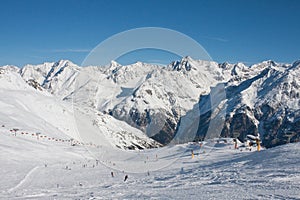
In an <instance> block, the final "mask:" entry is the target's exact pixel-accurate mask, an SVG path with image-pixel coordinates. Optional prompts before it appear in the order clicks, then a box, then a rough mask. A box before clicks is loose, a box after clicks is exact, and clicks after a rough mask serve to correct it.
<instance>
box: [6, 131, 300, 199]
mask: <svg viewBox="0 0 300 200" xmlns="http://www.w3.org/2000/svg"><path fill="white" fill-rule="evenodd" d="M226 140H227V142H226V143H224V141H225V140H219V142H217V140H208V141H206V142H204V143H203V145H202V147H201V148H200V147H199V144H192V143H191V144H184V145H176V146H170V147H163V148H160V149H152V150H145V151H143V152H140V151H135V152H131V153H130V154H128V152H126V151H123V153H122V152H114V151H113V149H111V150H112V151H111V152H107V153H109V154H110V159H107V160H106V158H105V159H102V158H101V157H94V156H95V154H91V151H92V150H93V149H94V150H95V151H96V152H99V149H97V148H96V147H91V148H89V149H87V148H86V147H83V146H70V145H69V144H63V143H59V142H50V141H47V140H36V139H34V138H30V137H29V136H28V137H25V136H21V135H17V136H14V134H13V133H10V132H7V130H6V129H5V128H3V127H2V128H0V155H1V156H0V164H1V168H0V174H1V177H2V178H1V180H0V198H1V199H299V198H300V193H299V189H300V187H299V181H300V174H299V169H300V168H299V162H300V160H299V151H300V145H299V143H296V144H289V145H284V146H280V147H276V148H272V149H267V150H262V151H260V152H257V151H255V148H253V149H252V151H249V150H247V149H246V148H242V147H240V149H239V150H236V149H233V146H234V145H233V143H232V142H231V140H230V139H226ZM88 150H89V151H88ZM191 150H193V151H194V154H195V157H194V158H192V157H191ZM102 154H104V152H102ZM120 158H122V160H121V159H120ZM96 159H97V160H96ZM115 161H121V162H115ZM126 167H127V168H126ZM111 172H113V173H114V177H111ZM125 174H127V175H128V177H129V178H128V180H127V181H126V182H124V176H125Z"/></svg>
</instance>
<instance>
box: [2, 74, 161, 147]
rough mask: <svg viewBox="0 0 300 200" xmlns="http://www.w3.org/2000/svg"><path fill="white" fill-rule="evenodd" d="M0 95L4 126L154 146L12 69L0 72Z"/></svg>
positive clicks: (84, 140)
mask: <svg viewBox="0 0 300 200" xmlns="http://www.w3.org/2000/svg"><path fill="white" fill-rule="evenodd" d="M0 94H1V95H0V107H1V109H0V122H1V125H4V126H5V127H8V129H19V130H20V131H24V132H25V131H27V132H30V133H31V134H36V133H40V134H42V135H45V136H47V137H49V138H50V137H51V138H52V137H55V138H60V139H68V140H70V139H74V140H76V141H79V142H82V143H93V144H94V145H102V146H108V145H109V146H110V145H112V146H115V147H119V148H125V149H126V148H132V149H135V148H149V147H156V146H158V144H157V143H156V142H154V141H153V140H151V139H149V138H147V137H146V136H145V135H144V134H143V133H142V132H140V131H139V130H137V129H134V128H132V127H130V126H129V125H127V124H126V123H124V122H121V121H118V120H116V119H114V118H112V117H111V116H108V115H104V114H102V113H98V112H97V111H95V110H92V109H88V108H83V107H76V106H75V105H72V104H70V103H69V102H65V101H62V100H60V99H59V98H57V97H55V96H53V95H51V94H50V93H48V92H47V91H46V90H42V91H41V90H39V89H35V88H34V87H31V86H30V85H28V84H26V83H25V81H24V80H23V79H22V78H21V77H20V75H19V74H18V73H16V72H12V71H8V70H6V71H3V73H1V74H0ZM75 111H76V113H74V112H75ZM83 127H84V129H83Z"/></svg>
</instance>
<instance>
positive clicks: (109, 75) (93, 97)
mask: <svg viewBox="0 0 300 200" xmlns="http://www.w3.org/2000/svg"><path fill="white" fill-rule="evenodd" d="M0 84H1V85H0V89H1V90H0V91H1V96H2V97H1V99H0V108H1V110H2V111H1V112H0V120H2V119H3V120H5V119H6V118H5V116H6V117H7V116H9V115H10V113H7V112H5V109H6V108H8V107H10V108H11V107H12V106H13V107H14V112H20V113H22V112H23V113H24V112H25V111H26V109H27V111H26V112H29V113H30V112H31V113H33V114H34V115H35V116H39V118H42V119H43V120H44V121H45V123H49V124H50V125H51V127H52V128H54V129H55V128H56V129H59V130H60V131H61V132H62V134H66V135H68V136H70V137H76V135H74V133H72V131H71V130H72V129H71V128H66V127H69V126H74V123H75V124H76V123H78V121H77V122H72V123H71V122H68V120H65V121H64V120H62V121H61V120H60V121H59V123H58V122H57V121H56V120H54V119H52V118H53V116H58V117H57V118H61V119H65V117H66V116H65V115H66V114H65V113H64V112H63V111H62V110H64V109H65V110H67V111H68V112H70V113H72V112H75V113H73V114H74V115H75V118H76V117H77V119H81V118H82V117H83V116H85V119H86V123H88V121H91V122H93V128H90V129H88V130H91V129H93V131H94V132H95V134H96V133H97V132H100V133H101V134H103V137H104V138H106V139H108V140H109V141H110V143H111V144H113V145H115V146H117V147H119V148H125V149H126V148H133V149H134V148H150V147H157V146H159V145H160V144H163V145H165V144H169V143H183V142H188V141H197V140H203V139H205V138H210V137H220V136H221V137H234V138H238V139H240V140H241V141H243V140H244V139H245V138H246V135H248V134H251V135H258V134H260V137H261V139H262V143H263V145H264V146H266V147H273V146H276V145H280V144H285V143H290V142H298V141H299V140H300V61H297V62H294V63H293V64H279V63H275V62H274V61H265V62H262V63H258V64H255V65H252V66H246V65H244V64H243V63H237V64H229V63H221V64H219V63H216V62H212V61H202V60H193V59H192V58H190V57H185V58H182V60H180V61H175V62H173V63H171V64H170V65H167V66H159V65H151V64H146V63H141V62H137V63H135V64H132V65H127V66H122V65H120V64H118V63H116V62H114V61H112V62H111V64H110V65H109V66H103V67H99V66H89V67H79V66H77V65H75V64H73V63H72V62H70V61H67V60H61V61H59V62H55V63H44V64H41V65H26V66H24V67H23V68H17V67H13V66H3V67H1V68H0ZM12 91H14V92H12ZM24 93H25V94H24ZM26 94H27V95H26ZM3 95H7V96H10V98H11V99H18V98H20V96H24V95H25V96H27V97H26V101H22V98H21V99H19V100H18V101H16V100H9V99H5V98H4V97H3ZM40 96H43V98H40ZM41 99H42V100H41ZM43 99H44V100H43ZM45 99H48V100H45ZM49 99H52V100H51V102H47V101H49ZM30 101H31V103H30ZM20 102H21V103H20ZM16 104H18V105H19V106H16ZM21 104H24V105H23V106H20V105H21ZM45 104H47V105H48V106H50V105H49V104H53V105H52V108H53V109H50V110H49V109H48V110H47V111H45V110H43V109H40V110H39V109H37V110H35V111H32V108H33V107H34V106H35V105H38V106H39V107H40V108H41V107H43V105H45ZM62 105H64V106H62ZM54 107H55V109H54ZM24 110H25V111H24ZM26 112H25V114H26ZM39 112H49V113H50V114H49V116H52V117H49V116H47V114H45V113H44V114H41V113H39ZM87 113H88V114H87ZM1 115H2V116H1ZM60 115H61V116H60ZM87 115H88V116H87ZM67 118H68V119H70V120H71V118H72V116H71V114H68V117H67ZM83 118H84V117H83ZM32 119H35V118H32ZM10 120H11V121H10V122H7V123H13V124H15V126H16V125H17V123H18V121H19V122H20V120H21V118H18V115H16V116H14V118H10ZM8 121H9V120H8ZM12 121H14V122H12ZM29 121H30V120H29ZM29 121H28V122H26V123H25V122H24V123H23V126H26V127H27V128H30V126H31V125H30V122H29ZM104 121H106V123H104ZM70 123H71V124H72V125H70ZM80 123H81V122H80ZM77 125H78V124H77ZM20 126H21V125H20ZM32 126H33V125H32ZM33 128H36V129H37V128H38V127H37V126H36V127H33ZM67 129H68V131H67ZM79 129H80V128H79ZM80 131H81V132H82V133H81V134H85V132H84V129H82V130H80ZM149 137H150V138H149ZM151 138H152V139H151ZM159 143H160V144H159Z"/></svg>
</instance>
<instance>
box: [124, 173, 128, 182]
mask: <svg viewBox="0 0 300 200" xmlns="http://www.w3.org/2000/svg"><path fill="white" fill-rule="evenodd" d="M127 179H128V175H127V174H126V175H125V178H124V182H125V181H126V180H127Z"/></svg>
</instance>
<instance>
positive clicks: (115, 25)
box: [0, 0, 300, 66]
mask: <svg viewBox="0 0 300 200" xmlns="http://www.w3.org/2000/svg"><path fill="white" fill-rule="evenodd" d="M0 25H1V26H0V65H5V64H13V65H17V66H23V65H25V64H28V63H30V64H38V63H43V62H45V61H57V60H60V59H69V60H71V61H73V62H75V63H76V64H81V62H82V61H83V59H84V58H85V57H86V55H87V54H88V52H89V51H90V50H92V49H93V48H94V47H95V46H97V45H98V44H99V43H100V42H101V41H103V40H105V39H106V38H108V37H110V36H112V35H114V34H117V33H119V32H122V31H125V30H128V29H133V28H138V27H163V28H169V29H173V30H176V31H179V32H181V33H184V34H186V35H188V36H190V37H191V38H193V39H194V40H196V41H197V42H199V43H200V44H201V45H202V46H203V47H204V48H205V49H206V50H207V52H208V53H209V54H210V56H211V57H212V58H213V59H214V60H215V61H217V62H225V61H228V62H238V61H240V62H245V63H246V64H251V63H255V62H260V61H263V60H275V61H277V62H289V63H290V62H293V61H295V60H299V59H300V1H299V0H239V1H238V0H227V1H226V0H220V1H214V0H212V1H211V0H206V1H202V0H195V1H193V0H151V1H150V0H149V1H147V0H120V1H117V0H0ZM147 54H148V55H147ZM156 56H157V57H158V58H157V59H158V60H164V59H165V61H166V62H168V59H173V56H172V55H171V56H170V55H169V54H165V55H163V56H162V55H159V54H157V55H156ZM154 57H155V53H153V52H152V53H151V51H149V52H146V53H145V52H144V53H137V54H135V55H134V56H132V55H131V56H128V58H127V59H126V58H125V59H124V58H123V61H122V62H124V63H123V64H126V62H128V63H129V62H133V61H134V59H135V60H141V61H144V62H147V61H149V60H152V59H155V58H154Z"/></svg>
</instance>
